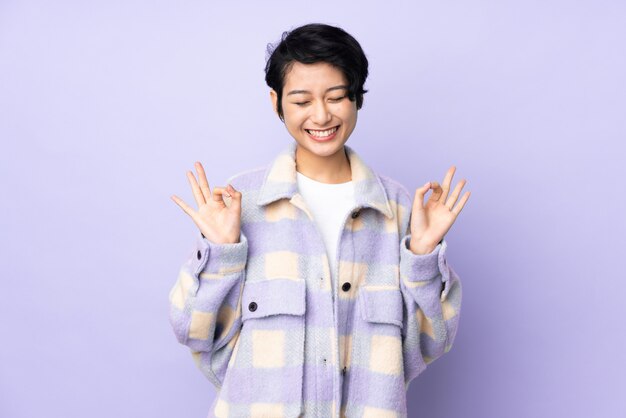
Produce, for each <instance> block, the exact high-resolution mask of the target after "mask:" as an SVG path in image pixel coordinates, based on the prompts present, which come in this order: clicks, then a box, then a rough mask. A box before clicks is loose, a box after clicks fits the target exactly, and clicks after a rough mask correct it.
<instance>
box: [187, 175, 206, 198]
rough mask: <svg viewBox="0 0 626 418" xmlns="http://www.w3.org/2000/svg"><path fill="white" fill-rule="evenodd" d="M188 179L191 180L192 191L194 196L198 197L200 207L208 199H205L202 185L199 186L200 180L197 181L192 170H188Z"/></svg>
mask: <svg viewBox="0 0 626 418" xmlns="http://www.w3.org/2000/svg"><path fill="white" fill-rule="evenodd" d="M187 179H188V180H189V184H190V185H191V191H192V192H193V197H194V199H196V203H197V204H198V207H200V206H202V205H205V204H206V200H205V199H204V195H203V194H202V191H201V190H200V186H198V182H197V181H196V176H194V175H193V173H192V172H191V171H187Z"/></svg>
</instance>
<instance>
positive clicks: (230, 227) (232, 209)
mask: <svg viewBox="0 0 626 418" xmlns="http://www.w3.org/2000/svg"><path fill="white" fill-rule="evenodd" d="M195 165H196V171H197V172H198V178H199V179H200V185H198V182H197V181H196V177H195V176H194V175H193V173H192V172H191V171H187V178H188V180H189V184H190V185H191V190H192V191H193V196H194V198H195V199H196V203H197V204H198V210H197V211H196V210H194V209H193V208H192V207H191V206H189V205H187V204H186V203H185V202H184V201H183V200H182V199H180V198H179V197H178V196H176V195H172V196H171V198H172V200H173V201H174V202H175V203H176V204H177V205H178V206H180V207H181V209H182V210H183V211H184V212H185V213H186V214H187V215H189V216H190V217H191V219H192V220H193V221H194V222H195V224H196V225H197V226H198V228H199V229H200V232H202V234H203V235H204V236H205V237H206V239H208V240H209V241H211V242H213V243H215V244H235V243H238V242H239V235H240V231H241V192H239V191H237V190H235V188H234V187H232V185H230V184H229V185H228V186H227V187H225V188H224V187H214V188H213V192H211V190H210V189H209V182H208V181H207V179H206V175H205V173H204V168H203V167H202V164H200V162H196V164H195ZM224 196H226V197H227V198H231V201H230V204H229V205H226V202H225V201H224Z"/></svg>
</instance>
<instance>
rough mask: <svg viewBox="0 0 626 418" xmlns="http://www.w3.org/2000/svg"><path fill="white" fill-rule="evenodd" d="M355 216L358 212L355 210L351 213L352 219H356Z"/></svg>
mask: <svg viewBox="0 0 626 418" xmlns="http://www.w3.org/2000/svg"><path fill="white" fill-rule="evenodd" d="M357 216H359V211H358V210H355V211H354V212H352V219H354V218H356V217H357Z"/></svg>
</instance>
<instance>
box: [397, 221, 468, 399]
mask: <svg viewBox="0 0 626 418" xmlns="http://www.w3.org/2000/svg"><path fill="white" fill-rule="evenodd" d="M410 240H411V235H410V229H409V227H408V226H407V232H406V234H405V236H404V237H403V238H402V240H401V241H400V288H401V290H402V294H403V300H404V325H403V342H402V350H403V355H404V369H405V382H406V385H407V387H408V384H409V383H410V381H411V380H412V379H414V378H415V377H417V376H418V375H419V374H420V373H421V372H422V371H423V370H424V369H426V367H427V365H428V364H430V363H432V362H433V361H435V360H436V359H437V358H439V357H440V356H441V355H443V354H444V353H447V352H448V351H450V348H451V347H452V344H453V342H454V338H455V336H456V333H457V329H458V325H459V315H460V310H461V281H460V279H459V276H458V275H457V274H456V272H455V271H454V270H453V269H452V267H450V266H449V265H448V262H447V260H446V248H447V242H446V241H445V239H442V240H441V241H440V242H439V244H437V246H436V247H435V249H434V250H433V251H432V252H431V253H429V254H423V255H418V254H415V253H413V252H412V251H411V250H410V249H409V244H410Z"/></svg>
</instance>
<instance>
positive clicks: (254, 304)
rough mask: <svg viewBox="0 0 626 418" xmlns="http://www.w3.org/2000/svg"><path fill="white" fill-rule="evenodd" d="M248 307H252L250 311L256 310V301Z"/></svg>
mask: <svg viewBox="0 0 626 418" xmlns="http://www.w3.org/2000/svg"><path fill="white" fill-rule="evenodd" d="M248 309H250V312H254V311H256V302H250V304H249V305H248Z"/></svg>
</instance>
